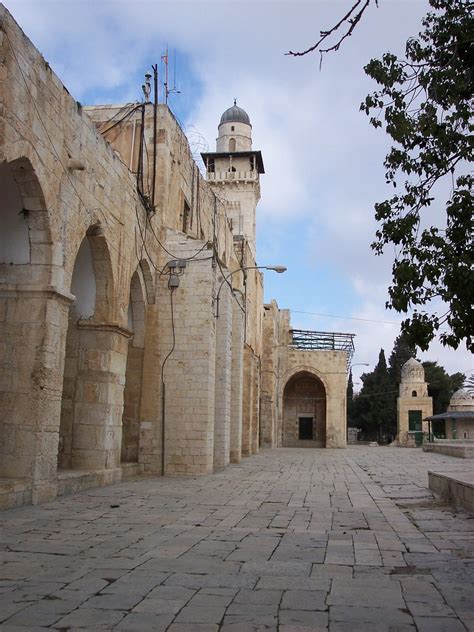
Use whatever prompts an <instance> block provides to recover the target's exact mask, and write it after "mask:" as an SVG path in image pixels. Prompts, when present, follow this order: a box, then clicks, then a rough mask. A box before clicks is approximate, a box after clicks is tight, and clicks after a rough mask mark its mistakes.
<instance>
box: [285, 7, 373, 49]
mask: <svg viewBox="0 0 474 632" xmlns="http://www.w3.org/2000/svg"><path fill="white" fill-rule="evenodd" d="M372 3H374V4H375V6H376V7H378V0H356V1H355V2H354V4H353V5H352V7H351V8H350V9H349V11H348V12H347V13H346V15H344V16H343V17H342V18H341V19H340V20H339V22H338V23H337V24H335V25H334V26H333V27H332V28H330V29H329V30H328V31H321V32H320V39H319V40H318V41H317V42H316V44H314V45H313V46H311V47H310V48H307V49H306V50H304V51H300V52H295V51H291V50H290V51H288V53H285V54H286V55H292V56H293V57H303V56H304V55H308V54H309V53H312V52H314V51H316V50H319V53H320V54H321V58H322V55H323V54H325V53H329V52H331V51H337V50H338V49H339V47H340V45H341V44H342V42H343V41H344V40H345V39H346V38H347V37H350V36H351V35H352V32H353V31H354V29H355V27H356V26H357V24H358V23H359V22H360V19H361V18H362V16H363V15H364V13H365V11H366V10H367V8H368V7H369V5H370V4H372ZM360 5H362V7H361V9H360V10H359V11H358V13H355V12H356V10H357V9H358V7H360ZM345 23H346V24H345ZM344 24H345V26H346V27H347V30H346V31H345V32H344V33H342V34H340V29H341V27H342V26H343V25H344ZM338 31H339V34H340V37H339V39H338V41H337V42H336V43H335V44H333V45H332V46H329V47H328V48H324V49H322V48H320V47H321V44H323V43H324V42H326V40H327V39H328V38H330V37H331V35H333V34H334V33H338Z"/></svg>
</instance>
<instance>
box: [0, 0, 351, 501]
mask: <svg viewBox="0 0 474 632" xmlns="http://www.w3.org/2000/svg"><path fill="white" fill-rule="evenodd" d="M0 24H1V30H2V34H3V33H6V35H7V37H2V38H0V59H1V60H2V64H3V65H2V68H1V72H0V91H1V94H2V99H3V101H2V107H3V110H4V116H3V117H2V118H1V120H0V191H1V195H0V219H1V221H2V231H1V234H0V508H5V507H13V506H19V505H22V504H27V503H31V502H33V503H38V502H42V501H47V500H49V499H52V498H55V497H56V496H57V495H58V494H65V493H69V492H72V491H77V490H80V489H84V488H85V487H92V486H97V485H105V484H109V483H112V482H115V481H119V480H122V479H123V478H124V477H127V476H131V475H142V474H147V475H161V474H187V475H192V476H195V475H200V474H207V473H210V472H212V471H214V470H217V469H219V468H222V467H226V466H227V465H228V464H229V463H230V462H232V463H238V462H239V461H240V459H241V458H242V456H247V455H251V454H254V453H255V452H258V450H259V448H260V446H262V445H263V446H266V445H270V446H278V445H281V436H282V415H281V413H282V410H283V402H287V403H285V405H284V415H285V428H287V427H288V428H289V427H290V426H291V423H293V426H292V428H293V429H292V430H291V432H292V433H293V436H296V435H295V432H296V430H297V431H298V433H300V432H301V433H303V435H302V436H305V437H309V436H310V435H311V437H312V438H311V439H304V440H305V441H309V442H310V444H311V445H313V446H319V445H321V446H322V445H324V444H325V445H326V446H328V447H342V446H343V445H344V444H345V373H344V377H343V376H342V373H343V372H344V370H345V369H344V367H345V354H343V353H341V352H321V353H319V354H318V353H315V352H310V353H306V352H298V351H296V350H294V349H293V350H292V349H291V348H290V347H289V346H288V343H289V339H288V335H287V334H288V332H289V318H288V322H286V321H285V323H283V320H284V318H283V317H282V314H283V313H284V310H283V311H282V312H280V311H279V310H278V308H277V307H275V309H274V310H273V311H271V313H270V312H269V313H268V314H267V313H266V311H264V307H263V277H262V275H261V274H260V272H259V271H258V270H257V269H255V266H256V262H255V259H256V255H255V210H256V205H257V203H258V200H259V199H260V181H259V178H260V174H263V173H264V169H263V159H262V156H261V153H260V152H256V151H253V150H252V149H251V148H252V139H251V132H252V127H251V125H250V122H249V117H248V115H247V114H246V113H245V112H244V111H243V110H241V109H240V108H238V107H237V106H234V108H230V109H229V111H228V112H227V114H226V113H225V114H226V116H224V115H223V119H225V120H223V122H221V125H220V126H219V142H220V143H223V144H224V145H225V147H223V148H220V149H219V150H218V151H219V152H220V153H219V154H215V155H214V154H209V160H212V159H213V157H215V156H217V158H215V160H217V161H219V160H221V161H222V165H224V164H226V165H227V164H228V161H229V152H230V153H232V152H233V149H234V146H233V144H231V146H230V148H229V147H228V145H227V144H226V143H228V140H227V139H228V138H230V135H232V138H234V139H235V138H237V147H236V149H237V153H239V152H240V154H243V153H244V154H245V156H240V157H237V158H236V165H237V166H238V169H237V171H236V172H235V174H234V175H235V177H234V178H232V179H229V178H228V177H227V172H226V170H225V169H224V168H223V167H222V165H221V163H219V162H216V165H217V167H218V169H216V172H215V173H212V174H209V179H208V180H206V179H205V178H204V177H203V176H201V174H200V172H199V169H198V167H197V165H196V163H195V162H194V160H193V157H192V154H191V150H190V148H189V144H188V142H187V139H186V137H185V136H184V134H183V132H182V130H181V129H180V127H179V125H178V123H177V122H176V119H175V117H174V116H173V115H172V113H171V112H170V110H169V109H168V107H167V106H166V105H164V104H160V105H158V108H157V113H156V116H157V126H158V129H159V134H158V137H157V138H158V140H157V143H156V171H155V173H151V171H152V165H151V161H150V164H148V161H146V160H144V156H140V151H143V146H144V145H145V146H148V147H152V146H153V138H154V137H153V119H154V113H153V107H152V104H149V107H148V104H144V105H143V110H144V112H143V115H144V121H145V124H144V126H143V129H141V125H142V118H141V117H142V112H141V111H140V109H137V108H135V110H134V111H133V112H132V113H131V114H130V116H127V117H125V118H124V117H123V116H122V114H123V110H124V108H125V107H126V106H123V107H116V106H95V107H93V108H86V107H84V108H83V107H82V106H80V104H78V103H77V102H76V101H75V100H74V98H73V97H72V96H71V95H70V94H69V93H68V92H67V90H66V89H65V88H64V86H63V85H62V84H61V82H60V80H59V79H58V77H56V76H55V75H54V73H53V71H52V70H51V68H50V66H49V65H48V64H47V63H46V62H45V60H44V59H43V57H42V56H41V54H40V53H39V52H38V51H37V50H36V49H35V47H34V46H33V44H32V43H31V42H30V41H29V40H28V39H27V37H25V36H24V34H23V33H22V31H21V30H20V28H19V27H18V25H17V24H16V22H15V20H14V19H13V18H12V16H11V15H10V13H9V12H8V11H7V9H5V7H3V5H0ZM13 49H16V50H13ZM17 59H23V60H27V61H25V64H27V74H28V84H26V82H25V79H24V76H23V72H22V69H21V68H20V67H19V66H18V62H17ZM32 94H35V95H38V99H37V104H36V107H35V108H32V107H31V98H32ZM45 103H47V104H54V106H53V105H51V111H54V116H53V117H52V116H51V115H50V114H49V110H48V112H46V111H43V109H42V108H43V106H42V104H45ZM226 117H227V118H226ZM229 117H230V118H229ZM232 117H236V118H237V120H233V118H232ZM110 119H114V120H116V121H119V123H117V124H116V125H114V126H113V130H112V131H111V132H110V133H108V132H105V133H104V135H102V134H101V133H100V129H104V127H105V128H106V127H107V126H104V125H103V123H105V122H108V121H110ZM122 119H123V120H122ZM231 124H232V125H231ZM230 127H232V130H231V129H230ZM234 127H235V130H234ZM229 142H230V141H229ZM241 142H242V143H244V145H245V146H242V147H241V146H240V145H239V143H241ZM244 150H245V151H244ZM234 153H235V152H234ZM221 154H222V155H221ZM224 154H225V156H224V157H222V156H223V155H224ZM238 160H241V161H243V162H242V164H240V163H238V162H237V161H238ZM249 160H250V163H249ZM252 161H253V162H252ZM249 164H250V165H252V164H253V165H254V166H257V165H258V169H257V168H255V169H254V171H253V173H252V178H250V179H249V178H247V177H246V176H245V174H248V166H249ZM140 169H141V170H142V173H141V175H142V176H143V177H142V178H141V180H142V181H143V183H145V184H146V183H148V182H152V181H155V178H156V195H155V198H154V207H153V208H150V205H149V204H145V203H144V200H145V197H144V195H145V192H144V191H138V190H137V172H138V173H139V172H140ZM242 174H243V175H242ZM241 175H242V178H244V179H241ZM152 176H153V177H152ZM245 178H247V179H245ZM141 186H142V187H143V186H144V184H141ZM227 193H231V195H227ZM147 195H148V193H147ZM216 216H218V217H219V218H222V221H221V219H220V220H219V221H218V222H216ZM183 217H185V218H186V221H183ZM236 217H238V218H239V221H235V222H231V221H230V220H231V219H232V218H234V219H235V218H236ZM242 268H244V269H246V270H247V272H246V274H245V279H244V275H243V274H241V273H239V274H235V273H236V272H238V271H240V270H241V269H242ZM226 280H227V283H224V281H226ZM223 286H224V287H223ZM220 289H222V291H221V292H220V307H219V312H220V313H217V312H216V297H217V295H218V292H219V290H220ZM275 305H276V304H275ZM282 318H283V320H282ZM270 320H271V321H272V323H273V325H272V326H273V328H275V327H276V328H278V327H280V325H281V324H282V323H283V325H284V326H283V325H282V328H281V331H280V334H278V336H277V338H278V340H277V339H276V338H275V340H273V341H270V342H268V340H267V336H266V334H265V331H264V330H265V328H268V324H269V322H270ZM265 321H266V322H267V324H265ZM285 332H286V333H285ZM285 336H286V337H285ZM277 348H278V349H279V353H278V354H275V349H277ZM277 355H278V357H277ZM165 359H166V363H165ZM298 367H299V368H298ZM308 367H309V368H308ZM313 369H316V371H314V370H313ZM318 371H319V372H320V373H322V374H326V373H331V375H332V377H330V378H327V379H325V380H324V386H323V384H322V380H318V378H317V377H316V374H319V373H318ZM297 373H298V375H297ZM282 384H285V385H286V387H285V389H284V391H285V394H284V396H283V390H282V388H281V387H282ZM164 385H165V386H166V389H165V388H164ZM165 392H166V397H165ZM293 397H296V399H295V400H293V399H291V398H293ZM263 398H264V399H265V402H266V404H265V406H263V405H262V401H263ZM324 398H325V399H324ZM292 401H295V402H296V404H295V405H293V404H291V403H288V402H292ZM292 416H293V417H292ZM291 418H292V419H293V421H292V422H291V421H290V420H291ZM304 418H306V421H302V424H301V428H302V429H301V430H300V422H299V421H298V422H297V424H298V425H297V426H295V419H296V420H299V419H304ZM309 418H312V420H313V421H312V424H309V422H308V421H307V420H308V419H309ZM310 425H311V427H310ZM343 426H344V429H343ZM295 428H296V430H295ZM291 432H290V431H288V436H290V434H291ZM305 433H306V434H305ZM298 436H300V435H299V434H298ZM288 440H289V439H288ZM298 440H299V441H300V439H298Z"/></svg>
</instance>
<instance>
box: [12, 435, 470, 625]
mask: <svg viewBox="0 0 474 632" xmlns="http://www.w3.org/2000/svg"><path fill="white" fill-rule="evenodd" d="M458 463H459V460H458V461H456V459H454V458H453V457H449V456H443V455H440V454H433V453H424V452H422V451H421V450H415V449H399V448H368V447H358V446H356V447H349V448H348V449H347V450H313V449H307V450H302V449H280V450H271V451H264V452H262V453H260V454H258V455H255V456H252V457H250V458H248V459H245V460H244V461H243V462H242V463H241V464H240V465H235V466H231V467H229V468H227V469H226V470H224V471H222V472H219V473H217V474H214V475H210V476H205V477H200V478H165V479H160V478H157V479H153V480H151V479H141V480H137V481H132V482H128V483H122V484H118V485H114V486H111V487H107V488H101V489H93V490H90V491H87V492H83V493H80V494H77V495H74V496H68V497H63V498H61V499H59V500H56V501H54V502H51V503H49V504H45V505H42V506H37V507H22V508H19V509H13V510H9V511H6V512H4V513H3V514H0V521H1V540H0V549H1V560H2V565H1V566H0V580H1V581H0V622H1V623H0V630H1V632H10V631H14V630H16V631H18V632H20V631H23V632H24V631H26V630H29V631H32V632H33V631H34V632H37V631H38V632H39V631H42V630H43V631H44V630H52V629H53V630H117V631H130V632H133V631H134V630H143V631H146V632H160V631H162V630H163V631H164V630H167V631H168V632H217V631H220V632H241V631H242V632H256V631H262V632H263V631H267V632H303V631H310V630H311V631H315V632H317V631H319V630H329V631H330V632H343V631H350V632H359V631H360V632H372V631H374V632H384V631H387V632H388V631H391V632H408V631H415V630H418V631H419V632H445V631H446V632H457V631H458V630H459V631H461V630H473V631H474V581H473V580H474V515H473V514H469V513H463V512H458V513H456V512H454V511H452V510H451V508H450V507H447V506H445V505H442V504H441V503H440V502H439V501H436V500H435V499H434V498H433V496H432V494H431V492H430V491H429V489H428V488H427V479H428V477H427V470H428V469H447V468H451V469H453V468H457V469H459V468H460V467H471V468H472V465H471V464H470V463H467V464H466V463H463V464H460V465H459V464H458Z"/></svg>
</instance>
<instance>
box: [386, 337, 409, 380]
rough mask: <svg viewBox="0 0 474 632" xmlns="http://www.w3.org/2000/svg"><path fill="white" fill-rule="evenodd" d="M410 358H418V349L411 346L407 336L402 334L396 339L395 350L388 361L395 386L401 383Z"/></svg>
mask: <svg viewBox="0 0 474 632" xmlns="http://www.w3.org/2000/svg"><path fill="white" fill-rule="evenodd" d="M410 358H416V347H415V346H414V345H413V344H411V342H410V340H409V339H408V337H407V336H406V335H405V334H403V333H402V334H400V335H399V336H397V338H396V339H395V342H394V344H393V350H392V353H391V354H390V358H389V360H388V364H389V370H388V371H389V373H390V377H391V378H392V381H393V383H394V385H395V386H397V387H398V384H400V381H401V374H402V366H403V365H404V364H405V362H407V361H408V360H409V359H410Z"/></svg>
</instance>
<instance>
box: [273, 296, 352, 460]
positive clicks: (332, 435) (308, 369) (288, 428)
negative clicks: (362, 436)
mask: <svg viewBox="0 0 474 632" xmlns="http://www.w3.org/2000/svg"><path fill="white" fill-rule="evenodd" d="M290 330H291V326H290V315H289V312H288V310H280V309H279V308H278V305H277V303H276V302H275V301H272V302H271V303H270V304H267V305H265V308H264V318H263V356H262V394H263V398H262V407H261V429H262V445H264V446H268V447H276V446H280V445H284V446H292V447H296V446H299V447H331V448H343V447H345V446H346V423H347V422H346V386H347V355H346V353H345V352H344V351H329V350H311V351H309V350H302V349H297V348H294V347H293V346H292V345H291V340H292V337H291V331H290ZM305 416H306V417H313V420H314V426H313V440H312V441H306V440H300V439H299V438H298V437H299V417H305Z"/></svg>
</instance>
